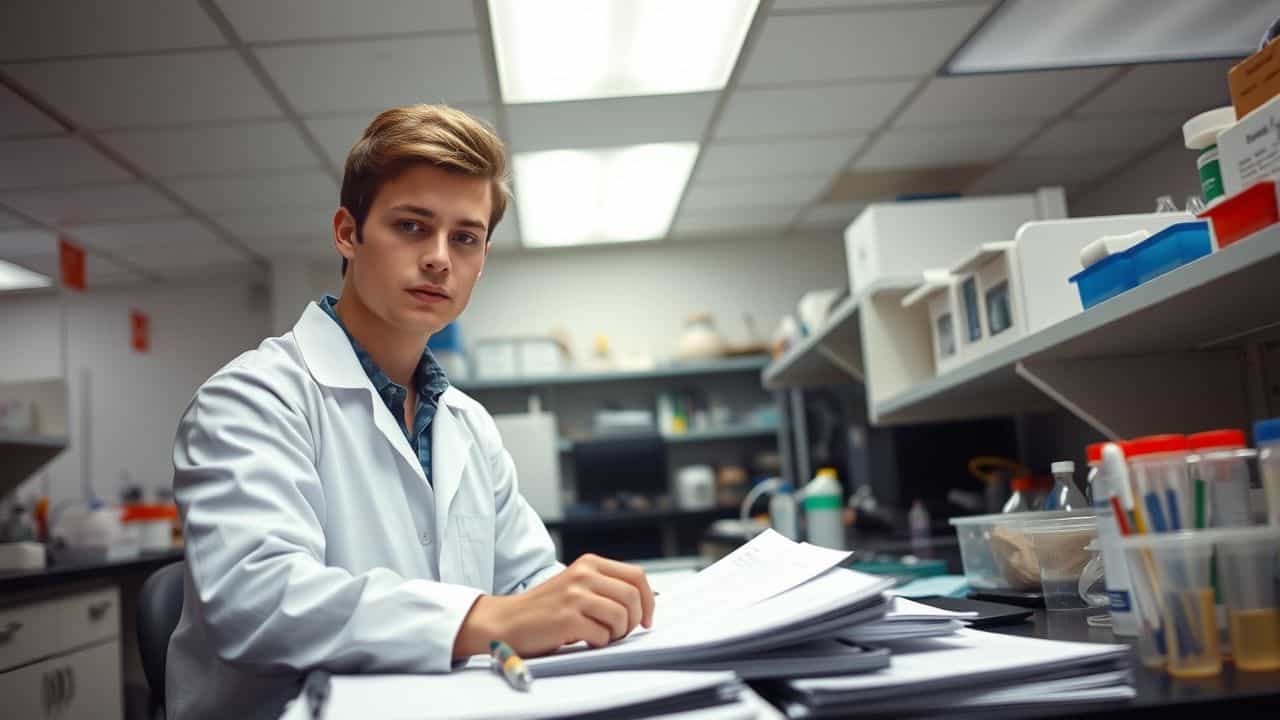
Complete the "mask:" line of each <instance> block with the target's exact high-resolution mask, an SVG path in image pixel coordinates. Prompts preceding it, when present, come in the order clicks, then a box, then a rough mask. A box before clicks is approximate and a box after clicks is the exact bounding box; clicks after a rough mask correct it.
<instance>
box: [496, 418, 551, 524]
mask: <svg viewBox="0 0 1280 720" xmlns="http://www.w3.org/2000/svg"><path fill="white" fill-rule="evenodd" d="M493 421H494V422H495V423H497V425H498V433H499V434H500V435H501V436H502V444H503V445H504V446H506V448H507V452H508V453H510V455H511V459H512V460H513V461H514V462H515V465H516V478H517V479H518V481H519V483H520V494H521V495H524V499H525V500H528V501H529V504H530V505H532V506H533V509H534V510H535V511H536V512H537V513H538V516H539V517H541V518H542V519H543V520H559V519H561V518H563V517H564V507H563V503H562V502H561V476H560V440H559V432H558V431H557V430H556V416H555V415H554V414H552V413H535V414H529V413H520V414H514V415H494V416H493Z"/></svg>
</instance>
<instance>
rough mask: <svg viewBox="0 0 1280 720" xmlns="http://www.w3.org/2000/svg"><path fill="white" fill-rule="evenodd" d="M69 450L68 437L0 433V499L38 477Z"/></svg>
mask: <svg viewBox="0 0 1280 720" xmlns="http://www.w3.org/2000/svg"><path fill="white" fill-rule="evenodd" d="M66 447H67V438H66V437H65V436H60V435H40V434H36V433H12V432H5V431H0V497H3V496H4V495H6V494H8V493H9V491H10V490H12V489H13V488H15V487H17V486H18V485H19V484H20V483H22V482H23V481H24V480H26V479H27V478H29V477H31V476H32V475H33V474H35V473H36V472H37V471H38V470H40V468H42V467H44V466H45V465H46V464H48V462H49V461H50V460H52V459H54V458H55V457H57V456H58V453H60V452H62V451H63V449H65V448H66Z"/></svg>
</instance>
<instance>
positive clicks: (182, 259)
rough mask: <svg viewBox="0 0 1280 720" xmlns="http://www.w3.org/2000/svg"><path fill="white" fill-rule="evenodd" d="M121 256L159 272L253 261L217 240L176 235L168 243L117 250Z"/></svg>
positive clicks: (207, 267) (144, 267) (216, 266)
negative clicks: (176, 236) (177, 236)
mask: <svg viewBox="0 0 1280 720" xmlns="http://www.w3.org/2000/svg"><path fill="white" fill-rule="evenodd" d="M116 255H117V256H118V257H120V258H121V259H122V260H127V261H129V262H130V263H133V264H134V265H137V266H138V267H140V268H142V269H143V270H149V271H151V272H155V273H159V274H162V275H167V274H173V272H174V271H184V270H191V269H195V268H200V269H210V270H211V269H213V268H218V267H226V266H232V265H244V264H248V263H250V262H252V259H251V258H249V257H247V256H246V255H245V254H244V253H242V252H241V251H239V250H237V249H235V248H233V247H231V246H230V245H227V244H226V243H224V242H221V241H219V240H199V239H195V238H175V239H173V240H171V241H170V242H167V243H160V244H156V245H149V246H146V247H140V246H134V247H130V248H124V249H122V250H120V251H118V252H117V253H116Z"/></svg>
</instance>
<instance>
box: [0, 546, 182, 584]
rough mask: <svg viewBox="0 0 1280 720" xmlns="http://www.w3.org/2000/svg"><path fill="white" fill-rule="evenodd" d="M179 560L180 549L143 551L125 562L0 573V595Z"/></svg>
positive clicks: (127, 572) (71, 564)
mask: <svg viewBox="0 0 1280 720" xmlns="http://www.w3.org/2000/svg"><path fill="white" fill-rule="evenodd" d="M181 559H182V550H181V549H180V548H179V549H175V550H167V551H165V552H144V553H142V554H141V555H139V556H137V557H133V558H128V559H124V560H114V561H94V562H68V563H60V564H54V565H50V566H49V567H46V568H43V569H41V570H13V571H4V572H0V594H9V593H16V592H22V591H26V590H36V589H43V588H47V587H50V586H53V585H59V584H62V583H69V582H77V581H80V580H99V579H102V578H107V577H116V576H120V575H133V574H137V573H149V572H152V571H154V570H158V569H159V568H161V567H164V566H165V565H168V564H169V563H172V562H177V561H179V560H181Z"/></svg>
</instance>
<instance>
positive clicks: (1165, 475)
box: [1124, 435, 1196, 533]
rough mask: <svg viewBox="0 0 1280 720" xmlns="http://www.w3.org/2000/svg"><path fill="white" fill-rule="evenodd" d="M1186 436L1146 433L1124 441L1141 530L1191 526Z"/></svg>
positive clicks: (1168, 530)
mask: <svg viewBox="0 0 1280 720" xmlns="http://www.w3.org/2000/svg"><path fill="white" fill-rule="evenodd" d="M1190 450H1191V446H1190V445H1189V444H1188V443H1187V436H1186V435H1148V436H1147V437H1140V438H1136V439H1134V440H1130V441H1129V442H1127V443H1125V444H1124V454H1125V457H1126V458H1127V459H1128V460H1129V467H1130V469H1132V470H1133V482H1134V502H1135V503H1136V508H1135V509H1136V511H1137V512H1135V515H1137V516H1139V517H1141V518H1142V520H1141V521H1140V524H1142V525H1145V528H1142V531H1144V532H1158V533H1163V532H1172V531H1176V530H1182V529H1184V528H1191V527H1194V524H1193V521H1194V518H1195V516H1196V515H1195V506H1194V501H1193V498H1192V486H1191V473H1190V472H1189V471H1188V469H1187V456H1188V455H1189V454H1190Z"/></svg>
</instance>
